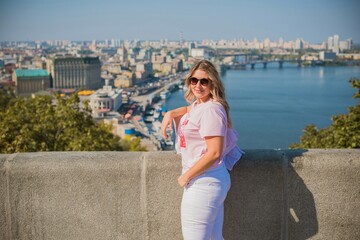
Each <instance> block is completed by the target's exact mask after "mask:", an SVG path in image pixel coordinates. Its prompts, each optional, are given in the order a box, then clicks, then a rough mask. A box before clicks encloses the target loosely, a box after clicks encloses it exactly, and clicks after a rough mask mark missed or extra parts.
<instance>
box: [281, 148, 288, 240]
mask: <svg viewBox="0 0 360 240" xmlns="http://www.w3.org/2000/svg"><path fill="white" fill-rule="evenodd" d="M281 158H282V172H283V190H282V199H283V208H282V211H281V238H280V239H281V240H288V238H289V222H288V206H289V203H288V198H289V196H288V168H289V159H288V158H287V156H286V153H285V152H283V153H282V155H281Z"/></svg>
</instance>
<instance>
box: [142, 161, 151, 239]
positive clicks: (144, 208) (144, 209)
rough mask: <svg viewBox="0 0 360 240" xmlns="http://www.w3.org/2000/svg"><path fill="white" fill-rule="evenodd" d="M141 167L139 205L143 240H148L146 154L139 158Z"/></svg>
mask: <svg viewBox="0 0 360 240" xmlns="http://www.w3.org/2000/svg"><path fill="white" fill-rule="evenodd" d="M141 158H142V166H141V186H140V187H141V195H140V204H141V212H142V216H143V220H144V224H143V231H144V239H149V226H148V212H147V191H146V177H147V159H146V154H143V155H142V156H141Z"/></svg>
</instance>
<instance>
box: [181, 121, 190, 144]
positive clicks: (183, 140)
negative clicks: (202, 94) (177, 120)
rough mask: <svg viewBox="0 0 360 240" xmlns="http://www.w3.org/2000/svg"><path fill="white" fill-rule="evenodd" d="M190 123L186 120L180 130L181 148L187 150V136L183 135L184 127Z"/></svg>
mask: <svg viewBox="0 0 360 240" xmlns="http://www.w3.org/2000/svg"><path fill="white" fill-rule="evenodd" d="M188 122H189V119H186V120H185V121H184V122H183V124H182V126H181V128H180V132H179V137H180V147H182V148H186V141H185V136H184V133H183V127H185V126H186V124H188Z"/></svg>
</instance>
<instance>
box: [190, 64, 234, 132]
mask: <svg viewBox="0 0 360 240" xmlns="http://www.w3.org/2000/svg"><path fill="white" fill-rule="evenodd" d="M196 70H202V71H204V72H206V73H207V74H208V75H209V80H210V84H209V87H210V99H212V100H215V101H217V102H219V103H220V104H221V105H222V106H223V107H224V108H225V111H226V116H227V122H228V127H230V128H231V127H232V122H231V119H230V106H229V104H228V102H227V101H226V97H225V88H224V85H223V83H222V81H221V79H220V75H219V72H218V71H217V70H216V68H215V66H214V65H213V64H212V63H211V62H210V61H208V60H201V61H198V62H196V63H195V65H194V66H193V67H192V68H191V70H190V72H189V73H188V75H187V76H186V78H185V85H186V87H187V91H186V93H185V96H184V97H185V100H186V101H187V102H188V103H190V104H191V103H192V102H194V101H195V100H196V97H195V95H194V94H193V92H192V91H191V87H190V78H191V77H192V76H193V74H194V72H195V71H196Z"/></svg>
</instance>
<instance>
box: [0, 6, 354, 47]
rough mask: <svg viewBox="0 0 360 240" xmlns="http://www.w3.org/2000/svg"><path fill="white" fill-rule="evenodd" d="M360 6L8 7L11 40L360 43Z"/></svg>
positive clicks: (4, 27)
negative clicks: (335, 39)
mask: <svg viewBox="0 0 360 240" xmlns="http://www.w3.org/2000/svg"><path fill="white" fill-rule="evenodd" d="M359 23H360V1H358V0H263V1H260V0H175V1H174V0H126V1H123V0H10V1H4V0H0V41H3V40H55V39H59V40H60V39H61V40H62V39H68V40H93V39H97V40H101V39H102V40H103V39H111V38H117V39H129V40H130V39H135V38H136V39H140V40H157V39H165V38H167V39H169V40H178V39H179V35H180V32H181V31H182V32H183V38H184V39H185V40H201V39H214V40H218V39H234V38H243V39H253V38H255V37H256V38H258V39H259V40H263V39H265V38H266V37H268V38H270V39H271V40H278V39H279V38H280V37H282V38H283V39H284V40H286V41H288V40H296V38H298V37H300V38H304V39H305V40H306V41H310V42H312V43H320V42H322V41H325V40H327V38H328V36H332V35H334V34H338V35H339V36H340V40H344V39H346V38H350V37H351V38H352V39H353V41H354V42H356V43H360V30H359V29H360V27H359V25H360V24H359Z"/></svg>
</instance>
